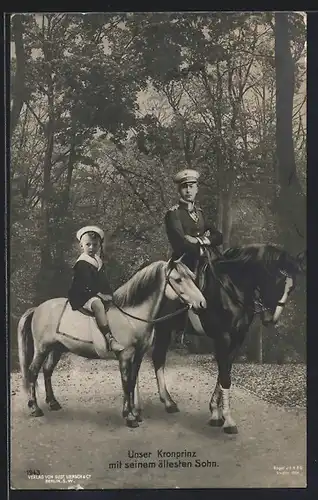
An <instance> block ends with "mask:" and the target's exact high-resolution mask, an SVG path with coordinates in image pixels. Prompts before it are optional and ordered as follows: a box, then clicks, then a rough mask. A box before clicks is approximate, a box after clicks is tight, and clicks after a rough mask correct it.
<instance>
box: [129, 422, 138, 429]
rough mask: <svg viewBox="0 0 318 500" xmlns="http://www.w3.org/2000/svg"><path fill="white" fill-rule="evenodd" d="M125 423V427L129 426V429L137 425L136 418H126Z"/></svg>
mask: <svg viewBox="0 0 318 500" xmlns="http://www.w3.org/2000/svg"><path fill="white" fill-rule="evenodd" d="M126 425H127V427H130V428H131V429H135V428H136V427H139V424H138V422H137V420H126Z"/></svg>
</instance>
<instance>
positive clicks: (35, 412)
mask: <svg viewBox="0 0 318 500" xmlns="http://www.w3.org/2000/svg"><path fill="white" fill-rule="evenodd" d="M43 415H44V413H43V411H42V410H41V408H34V409H33V410H32V411H31V412H30V417H43Z"/></svg>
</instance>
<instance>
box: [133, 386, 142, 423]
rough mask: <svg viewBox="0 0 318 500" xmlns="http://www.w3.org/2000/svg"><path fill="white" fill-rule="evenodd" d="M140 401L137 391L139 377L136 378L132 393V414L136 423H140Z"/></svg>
mask: <svg viewBox="0 0 318 500" xmlns="http://www.w3.org/2000/svg"><path fill="white" fill-rule="evenodd" d="M141 410H142V408H141V399H140V391H139V376H137V378H136V384H135V391H134V408H133V413H134V415H136V418H137V420H138V422H142V416H141Z"/></svg>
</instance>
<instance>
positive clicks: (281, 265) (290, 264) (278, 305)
mask: <svg viewBox="0 0 318 500" xmlns="http://www.w3.org/2000/svg"><path fill="white" fill-rule="evenodd" d="M303 261H304V257H303V256H302V255H300V254H299V255H298V256H297V257H296V258H295V257H292V256H291V255H289V254H288V253H287V252H285V251H283V250H282V251H280V254H279V255H278V256H277V259H275V260H273V261H272V262H271V264H270V265H269V266H265V267H264V272H262V273H261V274H260V278H259V280H258V287H257V290H258V293H259V299H260V304H261V320H262V323H263V324H264V325H270V324H276V323H277V321H278V319H279V317H280V315H281V313H282V312H283V309H284V307H285V305H286V303H287V300H288V298H289V296H290V294H291V292H292V291H293V290H294V288H295V286H296V278H297V275H299V274H301V273H303V272H304V263H303Z"/></svg>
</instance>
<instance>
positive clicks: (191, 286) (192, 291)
mask: <svg viewBox="0 0 318 500" xmlns="http://www.w3.org/2000/svg"><path fill="white" fill-rule="evenodd" d="M181 259H182V257H180V259H178V260H172V259H170V260H169V261H168V262H167V265H166V287H165V296H166V298H168V299H169V300H180V301H181V302H183V303H185V304H187V305H188V306H190V307H191V308H192V309H194V311H198V310H199V309H205V308H206V300H205V298H204V296H203V295H202V292H201V291H200V289H199V288H198V287H197V286H196V284H195V282H194V280H195V278H196V276H195V274H194V273H193V272H192V271H191V270H190V269H189V268H188V267H187V266H186V265H185V264H184V263H183V262H182V260H181Z"/></svg>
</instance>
